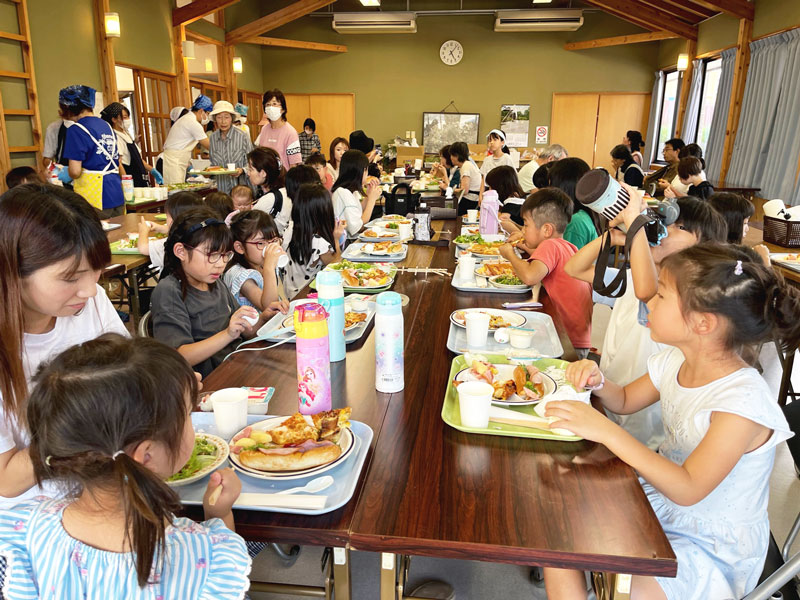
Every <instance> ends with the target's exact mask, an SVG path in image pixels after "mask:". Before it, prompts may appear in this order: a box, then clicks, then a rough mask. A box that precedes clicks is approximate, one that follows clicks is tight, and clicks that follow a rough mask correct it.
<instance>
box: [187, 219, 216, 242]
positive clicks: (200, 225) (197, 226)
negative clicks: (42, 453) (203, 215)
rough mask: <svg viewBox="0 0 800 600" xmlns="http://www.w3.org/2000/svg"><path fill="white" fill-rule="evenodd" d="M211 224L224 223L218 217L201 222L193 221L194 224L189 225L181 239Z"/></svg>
mask: <svg viewBox="0 0 800 600" xmlns="http://www.w3.org/2000/svg"><path fill="white" fill-rule="evenodd" d="M211 225H225V223H223V222H222V221H220V220H219V219H206V220H205V221H203V222H201V223H195V224H194V225H192V226H191V227H189V229H187V230H186V233H184V234H183V235H182V236H181V239H182V240H185V239H186V238H187V237H189V236H190V235H192V234H193V233H194V232H195V231H197V230H198V229H205V228H206V227H210V226H211Z"/></svg>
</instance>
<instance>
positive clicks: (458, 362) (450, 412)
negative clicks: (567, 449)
mask: <svg viewBox="0 0 800 600" xmlns="http://www.w3.org/2000/svg"><path fill="white" fill-rule="evenodd" d="M484 356H486V358H487V359H488V360H489V361H490V362H492V363H495V364H508V363H510V362H511V361H510V360H509V359H507V358H506V357H505V356H503V355H502V354H484ZM532 364H533V365H534V366H535V367H538V368H539V369H541V370H544V369H546V368H547V367H551V366H555V367H561V368H563V367H566V366H567V365H568V364H569V363H568V362H567V361H565V360H559V359H557V358H542V359H540V360H535V361H533V363H532ZM465 368H467V361H466V360H465V358H464V356H463V355H459V356H456V357H455V358H454V359H453V362H452V365H451V366H450V377H449V378H448V381H447V391H446V392H445V395H444V403H443V404H442V420H443V421H444V422H445V423H447V424H448V425H450V427H452V428H454V429H458V430H459V431H465V432H467V433H480V434H483V435H505V436H509V437H521V438H536V439H540V440H553V441H559V442H579V441H581V440H583V438H582V437H580V436H577V435H572V436H571V435H558V434H557V433H553V432H552V431H548V430H547V429H533V428H531V427H518V426H517V425H506V424H505V423H489V427H487V428H485V429H477V428H474V427H465V426H464V425H462V424H461V413H460V412H459V409H458V392H457V391H456V388H455V387H454V386H453V380H454V379H455V377H456V374H457V373H458V372H459V371H461V370H462V369H465ZM503 408H507V409H508V410H513V411H516V412H519V413H523V414H526V415H534V416H538V415H537V414H536V411H534V410H533V406H519V407H513V408H512V407H510V406H504V407H503Z"/></svg>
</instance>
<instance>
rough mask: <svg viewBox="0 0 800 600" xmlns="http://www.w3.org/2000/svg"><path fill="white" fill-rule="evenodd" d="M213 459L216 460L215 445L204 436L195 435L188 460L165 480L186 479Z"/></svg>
mask: <svg viewBox="0 0 800 600" xmlns="http://www.w3.org/2000/svg"><path fill="white" fill-rule="evenodd" d="M215 460H217V447H216V446H215V445H214V444H213V443H211V442H209V441H208V440H207V439H206V438H204V437H200V436H197V437H196V438H194V450H192V455H191V456H190V457H189V460H188V461H187V462H186V464H185V465H183V468H182V469H181V470H180V471H178V472H177V473H175V475H173V476H172V477H170V478H168V479H167V481H180V480H181V479H187V478H189V477H191V476H192V475H195V474H196V473H198V472H199V471H200V470H201V469H203V468H205V467H207V466H208V465H210V464H211V463H213V462H214V461H215Z"/></svg>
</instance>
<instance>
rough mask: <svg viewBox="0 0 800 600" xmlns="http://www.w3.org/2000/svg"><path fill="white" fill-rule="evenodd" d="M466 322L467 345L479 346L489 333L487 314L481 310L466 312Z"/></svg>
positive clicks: (483, 343)
mask: <svg viewBox="0 0 800 600" xmlns="http://www.w3.org/2000/svg"><path fill="white" fill-rule="evenodd" d="M465 320H466V322H467V346H472V347H473V348H480V347H482V346H484V345H485V344H486V336H487V335H488V334H489V315H487V314H486V313H481V312H468V313H467V314H466V316H465Z"/></svg>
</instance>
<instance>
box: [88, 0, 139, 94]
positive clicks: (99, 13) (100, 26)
mask: <svg viewBox="0 0 800 600" xmlns="http://www.w3.org/2000/svg"><path fill="white" fill-rule="evenodd" d="M107 12H110V9H109V7H108V0H94V30H95V34H96V38H97V52H98V54H99V58H100V76H101V78H102V80H103V102H105V103H106V104H109V103H111V102H118V101H119V94H118V93H117V73H116V70H115V68H114V67H115V63H114V46H113V45H112V43H111V38H108V37H106V13H107ZM129 35H134V32H130V34H129ZM99 108H102V107H99Z"/></svg>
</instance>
